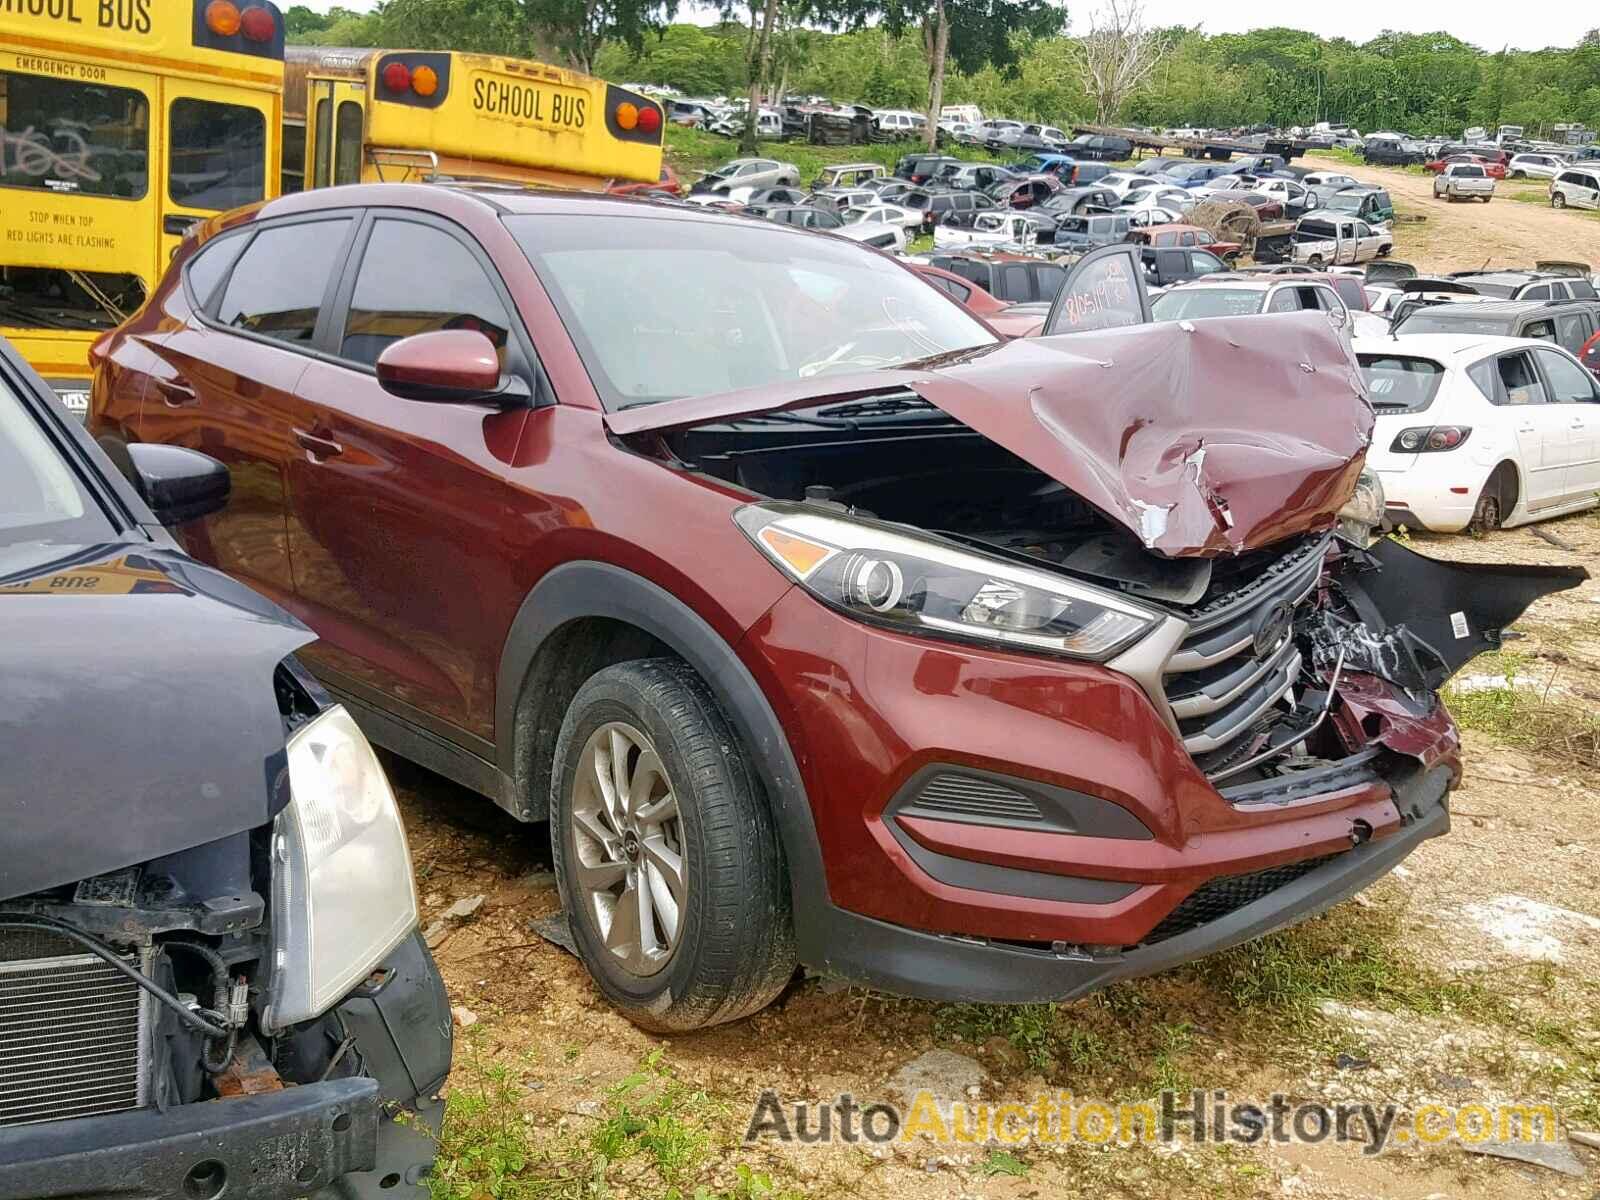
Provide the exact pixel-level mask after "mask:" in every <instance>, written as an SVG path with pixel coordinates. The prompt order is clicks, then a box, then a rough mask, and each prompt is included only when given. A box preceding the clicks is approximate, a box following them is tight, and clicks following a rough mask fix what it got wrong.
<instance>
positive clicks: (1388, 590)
mask: <svg viewBox="0 0 1600 1200" xmlns="http://www.w3.org/2000/svg"><path fill="white" fill-rule="evenodd" d="M1345 553H1346V555H1347V557H1348V559H1349V560H1350V561H1349V562H1348V564H1347V565H1346V568H1345V570H1346V572H1350V571H1352V570H1354V572H1355V575H1354V578H1353V579H1351V578H1349V577H1348V576H1347V582H1348V583H1350V584H1354V586H1353V587H1347V588H1346V589H1345V590H1346V594H1347V595H1348V596H1349V597H1350V599H1351V601H1352V603H1354V604H1355V605H1356V607H1357V609H1358V611H1359V610H1360V609H1361V607H1362V605H1361V603H1360V598H1364V599H1366V600H1367V601H1369V602H1370V605H1371V607H1372V608H1373V609H1375V610H1376V614H1377V616H1378V617H1379V618H1381V620H1382V623H1383V627H1382V628H1380V629H1378V630H1373V631H1372V632H1373V634H1374V636H1375V637H1378V638H1382V637H1383V630H1384V629H1387V630H1391V631H1399V630H1400V629H1402V627H1403V629H1404V631H1405V632H1404V633H1402V634H1398V641H1399V642H1400V643H1401V644H1402V645H1403V646H1404V647H1405V649H1406V650H1408V651H1409V653H1408V654H1407V655H1405V656H1404V657H1405V658H1407V659H1408V660H1409V662H1410V663H1414V664H1415V666H1416V668H1417V670H1418V671H1419V673H1420V677H1421V682H1422V683H1423V684H1424V686H1425V687H1427V688H1429V689H1437V688H1438V687H1439V686H1440V685H1441V684H1443V683H1444V682H1445V680H1447V679H1449V678H1450V676H1452V675H1454V674H1455V673H1456V672H1457V671H1459V670H1460V669H1461V668H1462V667H1464V666H1465V665H1466V664H1467V663H1468V662H1470V661H1471V660H1472V659H1474V658H1476V657H1477V656H1478V655H1479V654H1483V653H1485V652H1487V651H1491V650H1498V649H1499V648H1500V644H1501V639H1500V635H1501V632H1502V631H1503V630H1504V629H1505V627H1506V626H1508V625H1510V624H1511V623H1512V622H1513V621H1515V620H1516V619H1517V618H1518V617H1520V616H1522V614H1523V613H1525V612H1526V611H1527V610H1528V606H1529V605H1531V604H1532V603H1533V602H1534V601H1535V600H1537V599H1539V598H1540V597H1541V596H1549V595H1552V594H1553V593H1555V592H1564V591H1567V590H1569V589H1571V588H1575V587H1578V586H1579V585H1580V584H1582V583H1583V582H1584V581H1585V580H1587V579H1588V578H1589V572H1588V571H1586V570H1585V569H1584V568H1582V567H1567V566H1513V565H1509V564H1502V563H1454V562H1443V561H1441V560H1439V559H1435V558H1429V557H1427V556H1426V555H1423V554H1418V553H1416V552H1415V551H1413V550H1408V549H1406V548H1405V547H1404V546H1402V545H1401V544H1400V543H1399V542H1396V541H1394V540H1393V539H1389V538H1386V539H1384V540H1382V541H1380V542H1377V543H1375V544H1374V545H1373V546H1371V547H1369V548H1368V549H1366V550H1356V549H1354V548H1353V547H1346V549H1345ZM1358 592H1359V593H1360V594H1361V597H1360V598H1358V596H1357V595H1356V593H1358ZM1361 615H1362V617H1363V618H1364V619H1366V620H1367V621H1368V623H1369V624H1370V623H1371V617H1370V616H1369V615H1368V614H1367V613H1365V612H1363V613H1361ZM1389 640H1390V641H1391V642H1393V641H1394V640H1395V639H1389ZM1352 665H1353V664H1352ZM1374 673H1375V674H1380V675H1381V674H1383V673H1382V672H1381V671H1375V672H1374ZM1384 677H1385V678H1388V676H1387V675H1385V676H1384ZM1392 682H1395V683H1399V684H1400V685H1401V686H1410V685H1409V683H1408V681H1406V680H1402V679H1395V680H1392Z"/></svg>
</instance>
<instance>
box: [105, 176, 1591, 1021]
mask: <svg viewBox="0 0 1600 1200" xmlns="http://www.w3.org/2000/svg"><path fill="white" fill-rule="evenodd" d="M1132 253H1133V252H1132V251H1130V250H1128V249H1127V248H1115V247H1114V248H1111V249H1110V250H1109V251H1105V250H1103V251H1099V252H1096V254H1094V255H1091V256H1089V257H1087V258H1086V259H1084V260H1083V262H1081V263H1079V264H1078V265H1077V266H1076V267H1075V268H1074V273H1073V275H1072V276H1070V277H1069V278H1068V279H1067V281H1066V282H1065V284H1064V287H1063V290H1062V298H1061V299H1059V300H1058V301H1057V304H1056V311H1055V312H1054V313H1052V315H1051V317H1050V321H1051V328H1052V329H1055V330H1057V331H1058V332H1059V333H1060V336H1054V337H1049V338H1041V339H1026V340H1019V341H1016V342H1011V343H1006V344H1001V343H1000V341H999V339H998V338H997V337H996V336H995V335H994V333H993V332H992V331H991V330H990V329H989V328H988V327H987V326H985V325H984V324H983V323H982V322H981V321H980V320H979V319H977V318H975V317H974V316H972V315H971V314H970V313H968V312H966V311H965V310H964V309H963V308H962V307H961V306H960V305H959V304H958V303H956V302H955V301H954V300H953V299H951V298H950V297H949V296H948V295H946V294H945V293H944V292H942V291H940V290H938V289H936V288H934V287H931V286H929V285H928V284H926V283H925V282H923V281H922V280H920V279H919V278H918V277H917V276H916V275H915V274H914V273H912V272H911V271H910V270H908V269H907V268H906V267H904V266H903V265H901V264H899V263H897V262H895V261H894V260H893V259H890V258H887V257H885V256H883V255H879V254H875V253H873V252H871V251H868V250H864V249H862V248H861V247H859V246H855V245H851V244H848V243H845V242H842V241H840V240H838V239H834V238H823V237H817V236H814V235H807V234H804V233H799V232H795V231H790V230H784V229H781V228H777V227H774V226H772V225H770V224H767V223H764V222H756V221H749V220H745V219H742V218H738V217H726V216H721V215H719V216H715V217H712V216H708V215H705V214H698V213H691V212H686V211H669V210H663V209H660V208H657V207H654V206H650V205H645V204H639V203H635V202H631V201H627V200H623V199H605V198H587V197H579V196H558V195H535V194H531V193H530V194H512V193H495V194H489V193H482V192H479V193H473V192H468V191H461V190H453V189H449V188H423V187H411V186H404V185H396V184H385V185H381V186H373V187H356V188H334V189H319V190H318V191H316V192H314V193H309V194H305V195H300V196H295V197H290V198H285V199H282V200H278V201H274V202H272V203H270V204H267V205H264V206H262V207H259V208H256V209H254V210H252V211H249V212H246V213H240V214H234V215H231V216H226V217H222V218H219V219H216V220H214V221H212V222H210V223H209V224H208V225H206V226H205V227H204V228H202V229H200V230H199V231H198V232H197V234H196V235H195V236H194V237H191V238H189V239H188V240H186V241H185V243H184V245H183V247H182V249H181V250H180V252H179V254H178V255H177V258H176V260H175V262H174V265H173V267H172V268H171V270H170V271H169V272H168V274H167V276H166V278H165V280H164V281H163V283H162V285H161V286H160V288H159V289H158V290H157V291H156V292H155V294H154V296H153V297H152V299H151V300H150V302H149V304H148V306H147V307H146V308H145V309H144V310H143V311H141V312H140V313H138V314H137V315H136V316H135V317H134V318H133V319H132V320H131V321H130V322H129V323H128V324H127V325H125V326H124V327H123V328H122V329H121V330H120V331H118V332H117V334H116V335H115V336H114V337H113V338H112V339H111V340H110V341H109V343H108V344H107V345H105V346H103V347H102V349H101V354H100V357H101V361H100V364H99V369H98V373H97V377H96V387H95V393H94V406H93V418H92V419H93V424H94V428H95V429H96V431H97V432H98V434H99V436H100V437H101V438H102V439H104V440H105V441H107V442H109V443H113V444H120V445H127V446H135V445H137V444H138V443H141V442H150V441H157V442H164V443H168V444H172V445H178V446H188V447H196V448H205V449H207V450H208V452H210V453H213V454H216V455H217V456H218V457H220V458H222V459H223V460H224V461H226V462H228V463H229V464H230V466H231V467H232V468H233V470H234V471H235V473H236V475H237V476H239V477H246V476H247V477H248V478H250V479H251V480H252V481H253V485H252V488H251V491H250V493H249V494H248V495H246V496H239V495H236V497H235V500H234V501H233V502H232V503H230V506H229V507H228V508H227V509H226V510H224V511H223V512H221V513H218V514H215V515H213V516H211V517H209V518H207V519H205V520H204V521H201V522H197V523H196V524H195V525H193V526H190V527H188V530H187V531H186V532H185V534H184V537H185V542H186V544H187V545H188V547H189V548H190V549H191V550H192V551H193V552H194V553H196V554H197V555H199V556H200V557H202V558H203V559H205V560H206V561H208V562H210V563H212V564H214V565H215V566H217V567H219V568H221V569H223V570H226V571H229V572H232V573H234V574H236V575H237V576H239V577H240V578H241V579H243V580H246V581H248V582H249V583H250V584H251V585H252V586H255V587H258V588H260V589H262V590H265V591H267V592H268V594H270V595H272V596H273V597H274V598H275V599H278V600H279V602H280V603H282V604H283V605H284V606H285V607H287V608H289V609H290V610H292V611H293V612H295V613H296V615H298V616H299V617H300V618H301V619H303V620H304V621H305V622H306V623H307V624H308V625H309V626H310V627H311V628H312V629H313V630H315V631H316V632H317V634H318V635H319V640H318V641H317V642H315V643H313V644H311V645H309V646H307V647H305V648H304V650H303V651H302V652H301V654H302V657H303V658H304V660H305V662H306V663H307V665H308V666H309V667H310V668H311V669H312V670H313V671H314V672H315V673H316V674H317V675H318V677H319V678H320V679H321V681H322V682H323V684H324V685H325V686H326V687H328V688H329V690H330V691H331V692H332V693H333V694H334V695H335V696H337V697H339V698H340V699H341V700H342V701H343V702H344V703H345V704H346V705H348V706H349V707H350V708H351V710H352V711H353V712H355V713H357V714H358V716H359V717H360V719H361V722H362V725H363V727H364V728H365V729H366V730H367V731H368V733H369V736H371V737H372V738H373V739H374V740H375V741H377V742H379V743H381V744H383V745H386V746H389V747H391V748H393V749H394V750H396V751H398V752H399V753H401V754H404V755H408V756H410V757H412V758H414V759H416V760H417V761H419V762H421V763H424V764H426V765H427V766H429V767H431V768H433V769H434V770H437V771H441V772H443V773H445V774H446V775H449V776H451V777H453V778H455V779H457V780H459V781H461V782H462V783H464V784H466V785H467V786H469V787H471V788H474V789H476V790H478V791H479V792H481V793H483V794H484V795H486V796H488V797H490V798H491V799H493V800H494V801H495V802H496V803H498V804H499V805H501V806H502V807H503V808H505V809H506V810H507V811H509V812H511V813H513V814H514V815H516V816H517V817H519V818H522V819H523V820H528V821H542V820H546V819H548V820H549V821H550V824H551V837H552V841H553V843H554V850H555V856H556V858H555V861H556V865H557V874H558V878H559V882H560V887H561V893H562V897H563V901H564V904H565V906H566V911H567V913H568V916H569V918H570V921H571V925H572V933H573V936H574V938H575V941H576V946H577V949H578V952H579V954H580V955H581V956H582V958H583V960H584V962H585V963H586V965H587V966H588V968H589V970H590V972H591V974H592V975H593V977H594V979H595V981H596V983H597V985H598V986H599V988H600V989H601V990H602V991H603V992H604V993H605V994H606V996H608V997H609V998H610V999H611V1000H612V1002H613V1003H615V1004H616V1005H617V1006H618V1007H620V1008H621V1009H622V1010H623V1011H624V1012H625V1013H627V1014H628V1015H629V1016H630V1017H631V1018H632V1019H634V1020H635V1021H638V1022H640V1023H641V1024H643V1025H645V1026H647V1027H649V1028H652V1029H668V1030H670V1029H686V1028H693V1027H698V1026H703V1025H707V1024H711V1023H714V1022H718V1021H726V1020H731V1019H733V1018H736V1017H739V1016H741V1015H743V1014H746V1013H749V1012H752V1011H754V1010H755V1009H757V1008H759V1007H760V1006H761V1005H763V1004H765V1003H767V1002H768V1001H769V1000H771V999H772V998H773V997H774V996H775V995H777V993H778V992H779V991H780V990H781V989H782V988H783V987H784V986H785V984H786V983H787V982H788V981H789V979H790V978H791V977H792V975H793V972H794V969H795V966H796V963H797V961H798V962H804V963H806V964H807V965H809V966H811V967H814V968H816V969H818V970H821V971H824V972H829V973H832V974H835V975H838V976H841V977H843V978H846V979H849V980H854V981H859V982H863V983H867V984H871V985H874V986H877V987H881V988H884V989H888V990H892V991H896V992H902V993H909V994H914V995H920V996H933V997H959V998H962V999H969V1000H971V999H983V1000H996V1001H1023V1000H1039V999H1049V998H1062V997H1070V996H1076V995H1080V994H1082V993H1084V992H1086V991H1089V990H1091V989H1093V988H1096V987H1099V986H1102V985H1104V984H1106V983H1109V982H1111V981H1113V980H1117V979H1122V978H1126V977H1129V976H1134V975H1139V974H1145V973H1148V972H1151V971H1156V970H1160V969H1163V968H1165V967H1168V966H1171V965H1173V964H1175V963H1178V962H1182V961H1184V960H1186V959H1190V958H1193V957H1195V956H1197V955H1201V954H1206V953H1209V952H1212V951H1215V950H1217V949H1220V948H1222V947H1225V946H1229V945H1233V944H1235V943H1238V942H1240V941H1243V940H1245V939H1248V938H1251V937H1254V936H1257V935H1259V934H1262V933H1265V932H1267V931H1269V930H1272V929H1275V928H1278V927H1280V926H1283V925H1285V924H1288V923H1290V922H1292V921H1295V920H1297V919H1300V918H1302V917H1305V916H1306V915H1308V914H1310V913H1314V912H1317V911H1319V910H1321V909H1323V908H1325V907H1327V906H1328V905H1330V904H1333V903H1335V902H1336V901H1338V900H1340V899H1342V898H1343V897H1346V896H1348V895H1350V894H1351V893H1352V892H1354V891H1355V890H1357V889H1359V888H1361V887H1363V886H1365V885H1366V884H1368V883H1370V882H1371V881H1372V880H1374V879H1376V878H1378V877H1379V876H1381V875H1383V874H1384V873H1385V872H1387V871H1389V870H1390V869H1391V868H1392V867H1393V866H1394V865H1395V864H1396V863H1398V862H1399V861H1400V860H1401V859H1403V858H1404V857H1405V856H1406V855H1408V854H1409V853H1411V851H1412V850H1414V849H1415V848H1416V847H1417V846H1418V845H1419V844H1420V843H1421V842H1422V841H1423V840H1424V839H1427V838H1430V837H1434V836H1437V835H1439V834H1442V833H1444V832H1445V831H1446V830H1447V828H1448V826H1449V820H1450V818H1449V808H1448V793H1449V791H1450V789H1451V788H1452V787H1454V786H1455V785H1456V783H1457V782H1458V780H1459V778H1460V775H1461V757H1460V756H1461V745H1460V741H1459V738H1458V736H1457V733H1456V729H1455V726H1454V725H1453V724H1452V723H1451V720H1450V717H1449V715H1448V714H1447V712H1446V711H1445V709H1444V706H1443V705H1442V704H1441V702H1440V699H1439V695H1438V690H1437V689H1438V688H1439V686H1440V684H1441V683H1442V682H1443V681H1444V680H1445V679H1446V678H1447V677H1448V676H1449V675H1450V674H1451V673H1452V672H1453V671H1454V670H1456V669H1457V668H1458V667H1459V666H1460V665H1461V664H1462V663H1464V662H1465V661H1466V660H1467V659H1468V658H1470V657H1471V656H1472V655H1474V654H1476V653H1478V652H1479V651H1482V650H1486V649H1489V648H1492V647H1494V646H1495V645H1497V644H1498V638H1499V631H1500V628H1501V627H1502V626H1503V625H1504V624H1506V623H1507V622H1508V621H1510V620H1512V619H1514V618H1515V617H1516V616H1517V615H1518V614H1520V613H1521V612H1522V611H1523V609H1524V608H1525V607H1526V606H1527V604H1528V603H1530V602H1531V601H1532V600H1533V599H1534V598H1535V597H1537V596H1539V595H1541V594H1543V593H1545V592H1549V591H1552V590H1556V589H1559V588H1562V587H1570V586H1573V585H1574V584H1575V583H1576V582H1577V581H1578V580H1579V579H1581V578H1582V577H1583V573H1582V572H1581V571H1576V570H1561V569H1545V570H1539V569H1511V568H1504V567H1467V566H1457V565H1451V564H1444V563H1438V562H1434V561H1432V560H1430V559H1428V558H1424V557H1422V556H1420V555H1417V554H1414V553H1412V552H1411V551H1409V550H1407V549H1405V548H1404V547H1402V546H1400V545H1398V544H1395V543H1392V542H1384V543H1380V544H1378V545H1377V546H1375V547H1373V548H1371V549H1364V548H1362V547H1360V546H1358V545H1356V544H1353V543H1351V542H1346V541H1343V540H1341V539H1339V538H1338V537H1337V536H1336V535H1335V533H1334V527H1335V520H1336V514H1337V513H1338V512H1339V510H1340V509H1341V507H1342V506H1344V505H1345V504H1346V503H1347V501H1349V500H1350V498H1351V495H1352V492H1353V491H1354V489H1355V487H1356V485H1357V480H1358V477H1359V475H1360V472H1361V470H1362V462H1363V457H1364V454H1365V451H1366V448H1367V443H1368V439H1369V437H1370V435H1371V431H1372V426H1373V414H1372V409H1371V407H1370V406H1369V404H1368V402H1367V399H1366V397H1365V395H1364V393H1363V385H1362V379H1361V374H1360V371H1359V368H1358V366H1357V364H1356V362H1355V360H1354V359H1353V357H1352V356H1351V354H1350V352H1349V350H1348V349H1347V347H1346V346H1345V344H1344V343H1343V341H1342V340H1341V339H1340V337H1339V336H1338V334H1337V333H1336V332H1335V331H1334V330H1333V329H1332V327H1331V326H1330V325H1329V323H1328V322H1327V321H1326V320H1325V319H1324V318H1323V317H1322V316H1321V315H1319V314H1282V315H1267V316H1250V317H1245V318H1220V319H1217V320H1212V321H1197V322H1189V323H1187V324H1160V325H1157V324H1149V323H1148V320H1149V310H1148V301H1147V300H1145V298H1144V295H1143V288H1142V284H1141V283H1140V281H1139V280H1138V278H1137V269H1136V268H1137V263H1136V260H1135V259H1134V258H1133V257H1132ZM1108 254H1109V255H1110V256H1111V257H1110V259H1108V258H1107V255H1108ZM1118 255H1121V256H1122V257H1121V258H1117V257H1116V256H1118ZM1112 260H1114V263H1113V265H1114V266H1115V270H1111V269H1110V268H1108V267H1107V265H1106V264H1107V262H1108V261H1112ZM1113 319H1114V320H1115V321H1121V322H1124V323H1125V327H1120V328H1107V325H1108V323H1113ZM1073 330H1077V331H1078V332H1072V331H1073Z"/></svg>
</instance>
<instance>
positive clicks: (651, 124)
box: [638, 104, 661, 133]
mask: <svg viewBox="0 0 1600 1200" xmlns="http://www.w3.org/2000/svg"><path fill="white" fill-rule="evenodd" d="M638 125H639V132H641V133H654V132H655V131H656V130H658V129H660V128H661V110H660V109H659V108H657V107H656V106H655V105H654V104H646V105H644V106H643V107H642V108H640V109H639V122H638Z"/></svg>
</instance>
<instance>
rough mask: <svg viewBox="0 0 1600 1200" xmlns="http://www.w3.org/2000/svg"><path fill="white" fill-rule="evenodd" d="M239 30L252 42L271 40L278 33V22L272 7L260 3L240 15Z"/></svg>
mask: <svg viewBox="0 0 1600 1200" xmlns="http://www.w3.org/2000/svg"><path fill="white" fill-rule="evenodd" d="M239 32H241V33H243V34H244V36H245V37H246V38H248V39H249V40H250V41H252V42H270V41H271V40H272V39H273V38H274V37H275V36H276V35H277V32H278V23H277V22H276V21H275V20H273V18H272V10H271V9H270V8H268V7H267V6H266V5H264V4H258V5H255V6H254V7H252V8H247V9H245V10H244V12H242V13H241V14H240V15H239Z"/></svg>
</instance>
